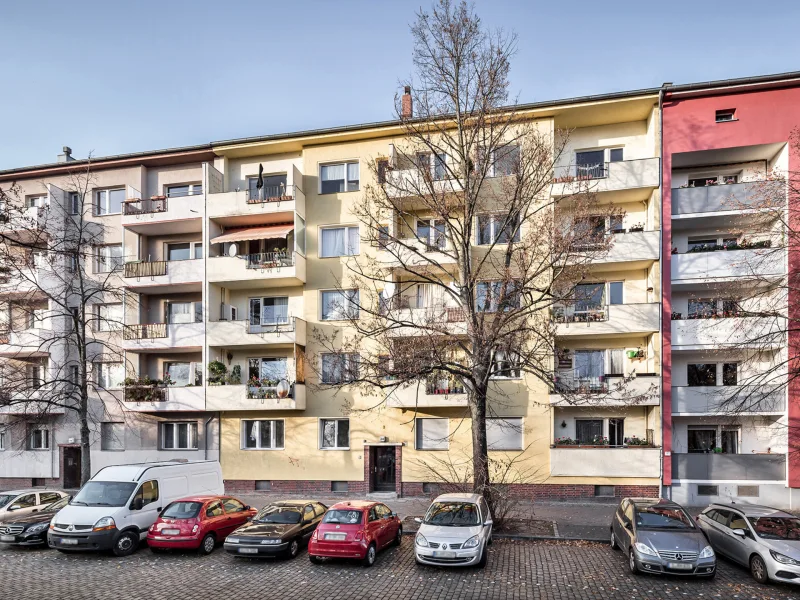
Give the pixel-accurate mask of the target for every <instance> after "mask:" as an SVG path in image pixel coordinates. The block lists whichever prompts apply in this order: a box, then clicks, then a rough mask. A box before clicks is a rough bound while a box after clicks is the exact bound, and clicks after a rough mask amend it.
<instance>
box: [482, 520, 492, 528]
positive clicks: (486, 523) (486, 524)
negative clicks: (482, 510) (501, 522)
mask: <svg viewBox="0 0 800 600" xmlns="http://www.w3.org/2000/svg"><path fill="white" fill-rule="evenodd" d="M492 525H494V521H492V520H491V519H486V521H485V522H484V523H483V526H484V527H491V526H492Z"/></svg>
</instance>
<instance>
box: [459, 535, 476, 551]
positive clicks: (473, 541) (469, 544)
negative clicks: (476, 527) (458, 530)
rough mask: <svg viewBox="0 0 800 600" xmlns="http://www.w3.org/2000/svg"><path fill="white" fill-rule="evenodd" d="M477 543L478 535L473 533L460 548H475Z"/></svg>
mask: <svg viewBox="0 0 800 600" xmlns="http://www.w3.org/2000/svg"><path fill="white" fill-rule="evenodd" d="M479 543H480V542H479V541H478V536H477V535H473V536H472V537H471V538H469V539H468V540H467V541H466V542H464V545H463V546H461V547H462V548H477V547H478V544H479Z"/></svg>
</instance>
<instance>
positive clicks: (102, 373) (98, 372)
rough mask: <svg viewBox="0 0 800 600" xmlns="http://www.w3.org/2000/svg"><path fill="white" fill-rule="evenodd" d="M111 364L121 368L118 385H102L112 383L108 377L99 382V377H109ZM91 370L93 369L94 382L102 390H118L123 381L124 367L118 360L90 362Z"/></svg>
mask: <svg viewBox="0 0 800 600" xmlns="http://www.w3.org/2000/svg"><path fill="white" fill-rule="evenodd" d="M111 365H118V367H119V368H120V369H121V370H122V372H121V374H120V378H119V379H120V380H119V385H104V384H105V383H109V384H110V383H114V382H113V381H111V379H110V378H109V379H108V381H106V382H101V381H100V379H101V377H109V376H110V373H111V371H110V369H111V368H112V367H111ZM92 371H94V383H95V385H97V386H98V387H100V388H101V389H104V390H118V389H120V388H122V386H123V385H124V383H125V369H124V367H123V363H122V362H118V361H104V362H95V363H92Z"/></svg>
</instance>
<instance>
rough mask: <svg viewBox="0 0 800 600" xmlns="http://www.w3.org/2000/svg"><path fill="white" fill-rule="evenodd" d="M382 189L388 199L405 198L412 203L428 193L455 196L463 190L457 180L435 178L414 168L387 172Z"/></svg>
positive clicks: (422, 170) (425, 171)
mask: <svg viewBox="0 0 800 600" xmlns="http://www.w3.org/2000/svg"><path fill="white" fill-rule="evenodd" d="M384 189H385V191H386V195H387V196H388V197H389V198H404V199H406V198H407V199H408V200H409V201H410V202H411V203H413V202H414V200H415V199H417V198H420V197H421V196H422V195H427V194H428V193H429V192H430V191H433V192H435V193H436V194H450V193H453V194H456V193H458V192H461V191H462V190H463V186H462V185H461V182H460V181H458V180H457V179H445V178H444V177H437V175H436V174H435V173H433V172H431V173H430V174H429V173H428V171H427V169H418V168H416V167H415V168H410V169H393V170H391V171H388V172H387V173H386V184H385V186H384ZM404 203H405V200H404ZM410 206H411V205H409V207H410Z"/></svg>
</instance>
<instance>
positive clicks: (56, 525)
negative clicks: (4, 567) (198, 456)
mask: <svg viewBox="0 0 800 600" xmlns="http://www.w3.org/2000/svg"><path fill="white" fill-rule="evenodd" d="M223 493H224V486H223V484H222V469H221V467H220V464H219V462H216V461H197V462H177V461H176V462H158V463H144V464H135V465H115V466H111V467H104V468H103V469H100V470H99V471H98V472H97V473H96V474H95V476H94V477H92V478H91V479H90V480H89V481H87V482H86V484H85V485H84V486H83V487H82V488H81V489H80V491H79V492H78V493H77V494H76V495H75V497H74V498H73V499H72V500H71V501H70V503H69V504H68V505H67V506H65V507H64V508H62V509H61V510H60V511H58V513H57V514H56V516H55V517H53V520H52V521H51V522H50V531H49V532H48V534H47V543H48V545H49V546H50V547H51V548H55V549H57V550H61V551H67V552H68V551H74V550H111V551H112V552H113V553H114V554H115V555H116V556H127V555H128V554H131V553H133V552H135V551H136V548H137V547H138V546H139V542H140V541H141V540H143V539H145V537H147V530H148V529H149V528H150V525H152V524H153V523H155V521H156V519H157V518H158V515H159V513H160V512H161V511H162V509H164V508H166V506H167V505H168V504H169V503H170V502H172V501H174V500H178V499H180V498H184V497H186V496H192V495H216V494H223Z"/></svg>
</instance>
